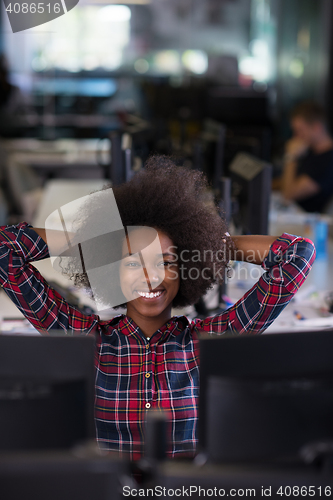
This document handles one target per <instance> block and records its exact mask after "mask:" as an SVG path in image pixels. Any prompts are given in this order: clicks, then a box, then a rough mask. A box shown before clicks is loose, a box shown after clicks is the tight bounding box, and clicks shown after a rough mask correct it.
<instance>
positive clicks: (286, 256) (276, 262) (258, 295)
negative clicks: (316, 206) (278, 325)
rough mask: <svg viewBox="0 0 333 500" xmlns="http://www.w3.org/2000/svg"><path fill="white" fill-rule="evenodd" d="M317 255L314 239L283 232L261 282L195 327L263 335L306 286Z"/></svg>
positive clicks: (196, 323)
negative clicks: (299, 290) (300, 288)
mask: <svg viewBox="0 0 333 500" xmlns="http://www.w3.org/2000/svg"><path fill="white" fill-rule="evenodd" d="M315 256H316V250H315V247H314V244H313V243H312V241H311V240H309V239H307V238H301V237H299V236H294V235H290V234H286V233H284V234H283V235H282V236H280V237H279V238H277V239H276V240H275V241H274V242H273V244H272V245H271V247H270V250H269V253H268V255H267V257H266V258H265V260H264V261H263V263H262V267H263V268H264V269H265V273H264V274H263V275H262V276H261V277H260V279H259V281H258V282H257V283H256V284H255V285H254V286H253V287H252V288H251V289H250V290H248V291H247V292H246V293H245V295H244V296H243V297H242V298H241V299H240V300H239V301H238V302H236V304H234V305H233V306H232V307H230V308H229V309H227V310H226V311H224V312H223V313H222V314H218V315H216V316H211V317H208V318H206V319H204V320H195V322H194V325H193V326H194V327H195V328H196V329H198V330H199V331H200V330H201V331H205V332H209V333H226V332H228V333H235V334H256V333H262V332H263V331H264V330H266V328H268V327H269V326H270V325H271V324H272V322H273V321H274V320H275V319H276V318H277V317H278V315H279V314H280V313H281V311H282V310H283V309H284V308H285V307H286V305H287V304H288V303H289V302H290V300H291V299H292V298H293V296H294V294H295V293H296V292H297V290H298V289H299V287H300V286H301V285H302V283H304V281H305V279H306V277H307V275H308V273H309V271H310V269H311V267H312V264H313V262H314V260H315Z"/></svg>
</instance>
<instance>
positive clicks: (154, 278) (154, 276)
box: [143, 266, 164, 289]
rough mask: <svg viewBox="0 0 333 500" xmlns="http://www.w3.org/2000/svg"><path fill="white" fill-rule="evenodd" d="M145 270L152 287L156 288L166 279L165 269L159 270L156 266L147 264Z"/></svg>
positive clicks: (146, 278)
mask: <svg viewBox="0 0 333 500" xmlns="http://www.w3.org/2000/svg"><path fill="white" fill-rule="evenodd" d="M143 272H144V276H145V281H146V283H148V287H149V288H150V289H152V288H156V287H157V286H158V285H159V284H160V283H162V281H163V279H164V269H161V270H159V269H157V268H156V267H155V266H145V267H144V268H143Z"/></svg>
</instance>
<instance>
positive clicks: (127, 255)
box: [123, 252, 175, 259]
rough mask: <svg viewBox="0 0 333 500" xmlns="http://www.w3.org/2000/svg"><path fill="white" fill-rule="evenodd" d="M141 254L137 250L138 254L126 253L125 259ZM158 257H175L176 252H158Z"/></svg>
mask: <svg viewBox="0 0 333 500" xmlns="http://www.w3.org/2000/svg"><path fill="white" fill-rule="evenodd" d="M138 255H139V252H136V254H133V253H126V254H125V255H123V259H125V258H126V257H134V256H136V257H138ZM156 257H175V254H174V253H169V252H166V253H158V254H156Z"/></svg>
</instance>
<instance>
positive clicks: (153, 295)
mask: <svg viewBox="0 0 333 500" xmlns="http://www.w3.org/2000/svg"><path fill="white" fill-rule="evenodd" d="M138 294H139V295H140V296H141V297H145V298H146V299H153V298H155V297H159V296H160V295H162V292H156V293H153V292H151V293H145V292H138Z"/></svg>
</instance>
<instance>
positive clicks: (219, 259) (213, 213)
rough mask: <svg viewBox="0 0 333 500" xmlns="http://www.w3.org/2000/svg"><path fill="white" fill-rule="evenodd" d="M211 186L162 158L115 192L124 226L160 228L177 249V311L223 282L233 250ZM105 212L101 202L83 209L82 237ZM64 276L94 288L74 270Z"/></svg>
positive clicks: (80, 218)
mask: <svg viewBox="0 0 333 500" xmlns="http://www.w3.org/2000/svg"><path fill="white" fill-rule="evenodd" d="M109 187H110V186H105V188H109ZM105 188H104V189H105ZM207 188H208V184H207V179H206V178H205V176H204V175H203V174H202V172H199V171H197V170H191V169H189V168H185V167H180V166H177V165H176V164H175V163H174V161H173V160H172V158H170V157H167V156H163V155H154V156H151V157H150V158H149V159H148V161H147V162H146V164H145V168H144V169H142V170H141V171H139V172H138V173H137V174H136V175H135V176H134V177H133V178H132V179H131V180H130V181H129V182H127V183H125V184H122V185H119V186H115V187H113V188H112V189H113V193H114V196H115V200H116V202H117V206H118V210H119V213H120V216H121V219H122V223H123V225H124V226H125V227H126V226H148V227H152V228H155V229H156V230H158V231H161V232H164V233H165V234H166V235H167V236H169V238H170V239H171V240H172V242H173V244H174V246H175V247H176V249H177V250H176V251H177V254H178V264H179V267H180V269H181V270H182V272H181V275H180V276H181V279H180V287H179V291H178V293H177V295H176V297H175V299H174V301H173V307H184V306H187V305H190V304H194V303H196V302H197V301H198V299H199V298H200V297H201V296H202V295H204V294H205V293H206V292H207V290H208V289H209V288H211V287H212V285H213V284H214V283H219V282H222V281H223V279H224V276H225V271H226V267H227V264H228V260H229V259H228V256H229V252H230V250H231V249H233V248H234V245H233V242H232V240H231V238H230V236H229V233H228V232H227V225H226V222H225V220H224V219H223V218H221V217H220V215H219V213H218V210H217V207H216V206H215V204H214V202H213V201H212V199H211V198H209V195H208V189H207ZM92 208H93V210H92ZM104 209H105V207H104ZM100 210H103V206H96V203H94V204H93V205H91V204H90V205H89V203H88V205H87V207H86V208H83V211H81V212H80V213H79V216H78V219H77V220H78V223H79V228H78V234H80V233H81V234H83V233H84V232H85V229H84V228H85V227H87V226H86V225H87V224H88V225H89V224H90V225H91V224H94V220H97V219H98V212H99V211H100ZM78 237H79V236H78ZM99 251H100V249H99ZM63 272H64V273H65V274H67V275H68V276H69V277H70V278H72V279H73V280H74V283H75V285H77V286H84V287H86V288H89V287H90V285H89V280H88V276H87V274H86V273H77V272H74V271H73V269H72V270H71V268H70V266H69V267H67V269H63ZM123 306H125V304H123V305H122V306H118V307H123Z"/></svg>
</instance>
